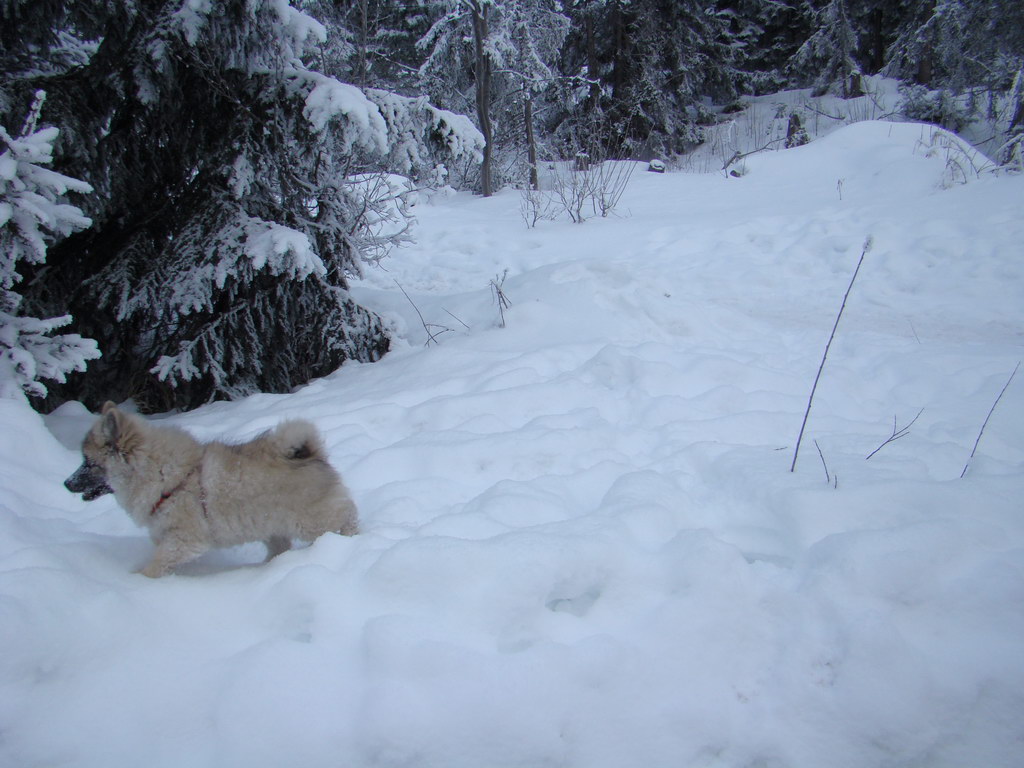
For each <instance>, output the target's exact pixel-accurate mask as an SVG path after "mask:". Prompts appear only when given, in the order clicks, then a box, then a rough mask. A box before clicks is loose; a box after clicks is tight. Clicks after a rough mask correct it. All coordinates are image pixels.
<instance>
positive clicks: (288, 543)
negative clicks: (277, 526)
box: [263, 536, 292, 561]
mask: <svg viewBox="0 0 1024 768" xmlns="http://www.w3.org/2000/svg"><path fill="white" fill-rule="evenodd" d="M263 543H264V544H266V545H267V560H268V561H270V560H273V559H274V558H275V557H277V556H278V555H280V554H281V553H282V552H287V551H288V550H289V549H291V548H292V540H291V539H289V538H288V537H287V536H271V537H270V538H269V539H267V540H266V541H264V542H263Z"/></svg>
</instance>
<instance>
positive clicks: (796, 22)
mask: <svg viewBox="0 0 1024 768" xmlns="http://www.w3.org/2000/svg"><path fill="white" fill-rule="evenodd" d="M715 7H716V12H717V14H718V16H719V17H720V18H721V19H723V20H724V21H725V22H726V23H727V24H728V39H729V41H730V44H731V46H732V48H733V50H734V53H735V57H736V62H735V66H736V69H737V73H738V79H739V83H738V86H739V87H740V89H741V90H743V91H744V92H747V93H754V94H764V93H775V92H776V91H780V90H782V89H783V88H785V87H786V85H788V83H789V78H788V74H787V71H786V67H787V64H788V62H789V60H790V59H791V58H792V57H793V54H795V53H796V51H797V49H798V48H799V47H800V46H801V45H802V44H803V42H804V41H805V40H806V39H807V38H808V37H810V34H811V30H810V21H811V14H809V13H806V12H805V10H806V2H805V0H773V1H772V2H769V3H766V2H764V1H763V0H719V2H718V3H716V6H715Z"/></svg>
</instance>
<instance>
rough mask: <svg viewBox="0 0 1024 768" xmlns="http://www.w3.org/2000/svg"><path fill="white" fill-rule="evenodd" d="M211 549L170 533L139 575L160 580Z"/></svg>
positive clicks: (165, 536)
mask: <svg viewBox="0 0 1024 768" xmlns="http://www.w3.org/2000/svg"><path fill="white" fill-rule="evenodd" d="M207 549H209V547H207V546H206V545H205V544H203V543H201V542H198V541H189V540H187V539H184V538H181V537H179V536H175V535H174V531H168V532H167V533H166V534H165V535H164V537H163V538H162V539H160V541H159V542H157V545H156V551H155V552H154V553H153V557H152V558H151V559H150V561H149V563H148V564H147V565H146V567H145V568H143V569H142V570H141V571H139V573H141V574H142V575H143V576H148V577H149V578H151V579H159V578H160V577H161V576H164V575H165V574H167V573H168V572H169V571H171V570H172V569H174V568H175V567H176V566H178V565H181V564H182V563H187V562H188V561H189V560H195V559H196V558H197V557H199V556H200V555H201V554H203V553H204V552H206V550H207Z"/></svg>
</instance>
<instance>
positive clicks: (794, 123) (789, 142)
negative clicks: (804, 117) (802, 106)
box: [786, 112, 811, 149]
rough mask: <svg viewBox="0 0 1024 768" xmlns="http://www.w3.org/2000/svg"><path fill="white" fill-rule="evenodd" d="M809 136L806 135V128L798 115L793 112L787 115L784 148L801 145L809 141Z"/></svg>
mask: <svg viewBox="0 0 1024 768" xmlns="http://www.w3.org/2000/svg"><path fill="white" fill-rule="evenodd" d="M810 141H811V138H810V136H808V135H807V129H806V128H804V126H803V123H801V122H800V115H798V114H797V113H796V112H793V113H791V114H790V115H789V127H788V128H786V149H792V148H793V147H802V146H803V145H804V144H808V143H810Z"/></svg>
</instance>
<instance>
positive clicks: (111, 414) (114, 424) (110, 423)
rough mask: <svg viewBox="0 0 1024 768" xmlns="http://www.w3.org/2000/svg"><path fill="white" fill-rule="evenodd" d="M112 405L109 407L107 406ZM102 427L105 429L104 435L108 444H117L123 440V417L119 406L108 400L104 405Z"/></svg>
mask: <svg viewBox="0 0 1024 768" xmlns="http://www.w3.org/2000/svg"><path fill="white" fill-rule="evenodd" d="M108 405H109V406H110V408H108V407H107V406H108ZM100 418H101V421H100V427H101V429H102V430H103V437H104V439H105V440H106V442H107V444H108V445H112V446H115V447H116V446H117V444H118V442H119V441H120V440H121V432H122V429H121V420H122V418H123V416H122V414H121V412H120V411H119V410H117V407H116V406H115V405H114V404H113V403H110V402H108V403H107V404H106V405H104V406H103V416H101V417H100Z"/></svg>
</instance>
